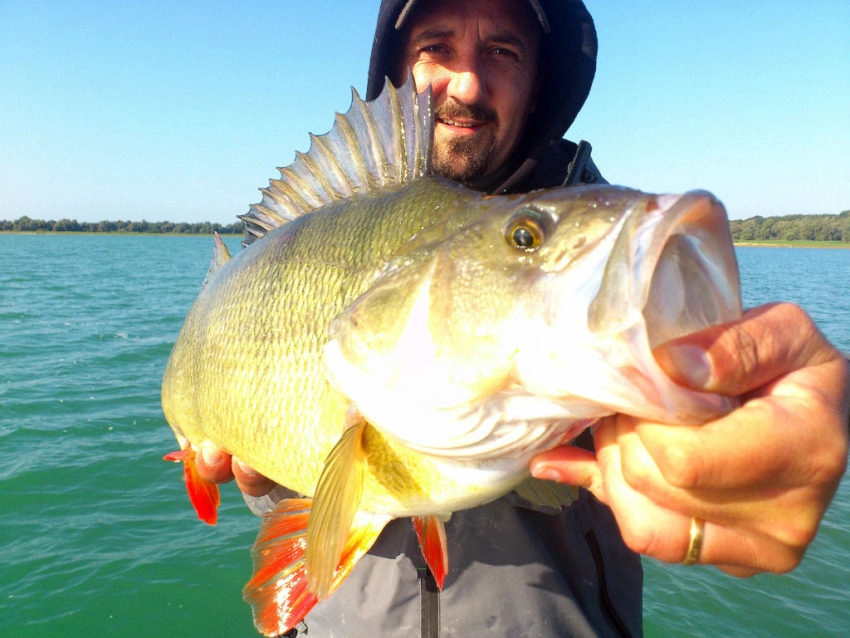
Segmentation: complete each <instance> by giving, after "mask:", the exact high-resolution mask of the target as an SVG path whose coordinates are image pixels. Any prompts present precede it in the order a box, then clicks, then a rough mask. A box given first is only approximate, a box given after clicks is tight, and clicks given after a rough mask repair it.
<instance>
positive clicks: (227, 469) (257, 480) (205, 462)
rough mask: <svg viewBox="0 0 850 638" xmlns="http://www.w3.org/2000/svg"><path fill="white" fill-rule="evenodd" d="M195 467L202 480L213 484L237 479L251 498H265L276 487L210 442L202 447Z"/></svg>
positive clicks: (237, 482)
mask: <svg viewBox="0 0 850 638" xmlns="http://www.w3.org/2000/svg"><path fill="white" fill-rule="evenodd" d="M195 467H196V469H197V470H198V474H200V475H201V478H202V479H204V480H206V481H210V482H212V483H227V482H229V481H232V480H233V479H234V478H235V479H236V484H237V485H238V486H239V489H240V490H242V491H243V492H244V493H245V494H248V495H249V496H264V495H266V494H268V493H269V492H270V491H271V490H272V488H273V487H274V486H275V483H274V481H272V480H271V479H267V478H266V477H265V476H263V475H262V474H258V473H257V472H255V471H254V470H252V469H251V468H250V467H248V466H247V465H245V464H244V463H242V462H241V461H239V460H238V459H236V458H233V457H232V456H230V455H229V454H227V453H226V452H224V451H223V450H221V449H220V448H218V447H216V446H214V445H213V444H212V443H209V442H207V443H204V444H203V445H201V453H200V454H198V456H197V457H196V459H195Z"/></svg>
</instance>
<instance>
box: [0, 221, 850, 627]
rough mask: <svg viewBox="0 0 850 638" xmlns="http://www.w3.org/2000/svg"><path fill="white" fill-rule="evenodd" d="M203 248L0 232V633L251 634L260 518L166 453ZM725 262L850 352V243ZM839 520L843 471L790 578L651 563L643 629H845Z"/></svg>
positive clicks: (849, 506)
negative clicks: (173, 372)
mask: <svg viewBox="0 0 850 638" xmlns="http://www.w3.org/2000/svg"><path fill="white" fill-rule="evenodd" d="M229 243H230V244H231V249H232V250H236V249H237V244H238V241H236V240H232V241H229ZM211 244H212V242H211V239H210V238H209V237H169V236H163V237H156V236H117V235H108V236H104V235H90V236H70V235H50V236H46V235H0V450H2V457H0V488H2V489H0V637H2V638H7V637H15V636H61V637H64V638H74V637H90V636H237V637H238V636H254V635H256V634H255V632H254V630H253V626H252V623H251V615H250V610H249V608H248V606H247V605H245V604H244V603H243V602H242V599H241V588H242V585H243V583H244V582H245V581H246V580H247V579H248V577H249V575H250V568H251V567H250V558H249V553H248V550H249V547H250V545H251V544H252V543H253V539H254V535H255V534H256V531H257V525H258V523H257V519H256V518H255V517H254V516H252V515H251V514H250V513H249V512H248V511H247V509H246V508H245V507H244V505H243V503H242V501H241V498H240V497H239V495H238V493H237V492H236V490H235V488H233V487H232V486H229V489H225V490H224V494H223V506H222V512H221V516H220V519H219V520H220V522H219V524H218V525H217V526H216V527H215V528H210V527H207V526H205V525H203V524H202V523H200V522H199V521H198V520H197V519H196V518H195V514H194V512H193V511H192V508H191V506H190V505H189V504H188V502H187V500H186V496H185V492H184V488H183V485H182V481H181V469H180V467H179V466H178V465H175V464H170V463H165V462H163V461H162V460H161V457H162V455H163V454H164V453H166V452H169V451H171V450H173V449H174V448H175V441H174V438H173V436H172V434H171V432H170V429H169V428H168V427H167V425H166V424H165V421H164V419H163V417H162V413H161V410H160V406H159V383H160V378H161V375H162V371H163V368H164V365H165V361H166V358H167V357H168V353H169V352H170V349H171V344H172V342H173V340H174V338H175V336H176V334H177V332H178V330H179V328H180V325H181V324H182V321H183V318H184V316H185V314H186V311H187V310H188V308H189V305H190V304H191V302H192V301H193V299H194V297H195V295H196V294H197V291H198V287H199V285H200V282H201V280H202V279H203V275H204V272H205V269H206V264H207V262H208V260H209V257H210V250H211ZM739 255H740V257H741V267H742V272H743V274H744V290H745V294H746V295H748V299H747V301H748V303H750V304H752V303H757V302H762V301H768V300H773V299H780V298H784V299H791V300H794V301H797V302H798V303H801V304H802V305H804V306H805V307H806V308H807V309H809V310H810V312H812V314H813V315H814V316H815V318H816V319H817V321H818V323H819V325H821V327H822V328H823V329H824V331H825V332H826V333H827V335H828V336H830V337H831V338H832V339H833V340H834V341H836V342H837V343H838V345H839V346H840V347H842V348H843V349H845V350H850V323H849V322H848V321H847V317H848V316H850V251H816V250H802V249H800V250H795V249H788V250H779V249H756V248H745V249H740V250H739ZM777 260H779V261H777ZM848 528H850V487H848V484H847V481H845V483H844V484H843V485H842V487H841V490H840V491H839V494H838V497H837V498H836V501H835V503H834V505H833V507H832V508H831V510H830V511H829V513H828V515H827V518H826V520H825V522H824V525H823V528H822V531H821V534H820V535H819V537H818V539H817V540H816V541H815V543H814V545H813V547H812V549H811V551H810V552H809V554H808V556H807V557H806V559H805V561H804V562H803V565H802V566H801V567H800V568H799V569H798V570H796V571H795V572H793V573H792V574H790V575H788V576H781V577H776V576H760V577H757V578H754V579H749V580H736V579H733V578H729V577H726V576H724V575H722V574H720V573H718V572H716V571H715V570H712V569H704V568H696V569H694V568H690V569H686V568H682V567H679V566H672V567H671V566H664V565H659V564H657V563H655V562H652V561H647V563H646V567H647V579H646V592H645V600H646V604H645V611H646V632H647V635H650V636H668V635H681V636H688V635H703V636H716V635H718V634H726V635H731V636H750V635H762V636H802V635H823V636H839V635H844V634H845V633H846V628H847V627H849V626H850V605H848V604H847V603H848V600H850V566H848V563H850V561H848V554H849V553H850V530H848Z"/></svg>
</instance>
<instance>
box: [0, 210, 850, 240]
mask: <svg viewBox="0 0 850 638" xmlns="http://www.w3.org/2000/svg"><path fill="white" fill-rule="evenodd" d="M729 226H730V228H731V231H732V239H733V240H734V241H764V240H779V241H783V240H784V241H835V242H845V243H850V210H845V211H844V212H843V213H840V214H838V215H785V216H782V217H761V216H758V217H750V218H749V219H733V220H731V221H730V222H729ZM0 231H11V232H38V231H50V232H77V233H183V234H198V235H211V234H212V233H213V231H217V232H219V233H221V234H234V235H240V234H242V233H243V232H244V231H245V224H244V223H243V222H242V221H235V222H233V223H232V224H227V225H222V224H219V223H211V222H194V223H187V222H149V221H145V220H142V221H140V222H139V221H135V222H134V221H117V222H110V221H101V222H78V221H76V220H74V219H60V220H59V221H53V220H48V221H44V220H41V219H31V218H29V217H20V218H18V219H16V220H15V221H3V220H0Z"/></svg>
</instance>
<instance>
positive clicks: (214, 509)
mask: <svg viewBox="0 0 850 638" xmlns="http://www.w3.org/2000/svg"><path fill="white" fill-rule="evenodd" d="M162 458H163V459H165V460H166V461H174V462H176V463H179V462H181V461H182V463H183V477H184V479H185V480H186V492H188V494H189V500H190V501H191V502H192V505H194V506H195V512H197V514H198V518H200V519H201V520H202V521H204V523H206V524H208V525H215V524H216V521H217V520H218V506H219V504H220V503H221V497H220V496H219V493H218V485H216V484H215V483H210V482H209V481H205V480H204V479H202V478H201V475H200V474H198V470H197V468H196V467H195V450H194V449H192V448H191V447H186V448H184V449H182V450H178V451H176V452H171V453H170V454H166V455H165V456H164V457H162Z"/></svg>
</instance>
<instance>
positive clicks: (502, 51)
mask: <svg viewBox="0 0 850 638" xmlns="http://www.w3.org/2000/svg"><path fill="white" fill-rule="evenodd" d="M492 53H493V54H494V55H498V56H505V57H509V58H512V59H514V60H518V59H519V55H517V53H516V51H514V50H513V49H508V48H506V47H493V49H492Z"/></svg>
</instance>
